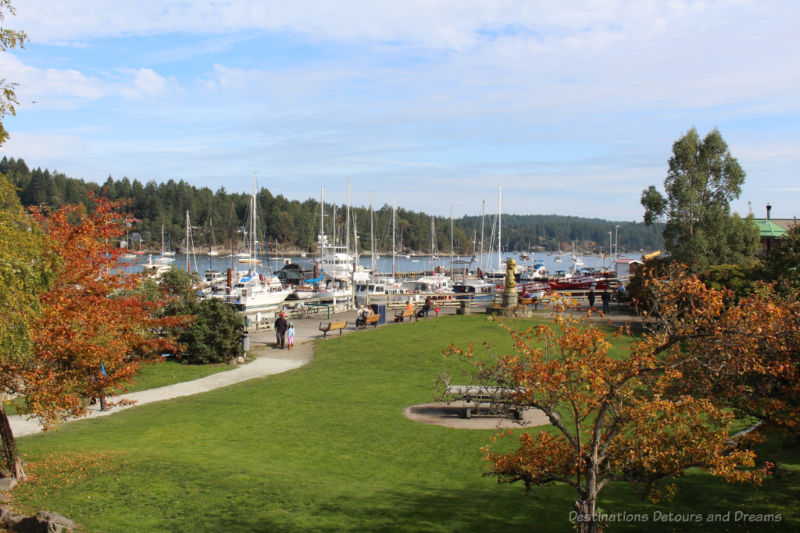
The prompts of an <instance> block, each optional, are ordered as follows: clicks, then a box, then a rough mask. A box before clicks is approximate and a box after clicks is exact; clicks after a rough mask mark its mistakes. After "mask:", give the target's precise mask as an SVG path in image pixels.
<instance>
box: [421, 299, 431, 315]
mask: <svg viewBox="0 0 800 533" xmlns="http://www.w3.org/2000/svg"><path fill="white" fill-rule="evenodd" d="M431 309H433V300H432V299H431V297H430V296H428V297H426V298H425V305H423V306H422V312H423V313H425V318H428V313H430V311H431Z"/></svg>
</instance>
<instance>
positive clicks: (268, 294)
mask: <svg viewBox="0 0 800 533" xmlns="http://www.w3.org/2000/svg"><path fill="white" fill-rule="evenodd" d="M291 292H292V291H290V290H288V289H284V288H283V284H282V283H281V281H280V280H279V279H278V278H277V277H275V276H273V275H271V274H267V275H265V274H258V273H255V272H254V273H252V274H250V275H247V276H245V277H243V278H241V279H239V281H238V282H237V283H236V285H234V287H233V289H232V290H231V295H230V297H229V298H228V303H230V304H232V305H234V306H235V307H236V308H237V309H239V310H240V311H246V312H251V311H266V310H269V309H274V308H275V307H276V306H277V305H278V304H279V303H281V302H283V301H284V300H286V298H288V297H289V294H291Z"/></svg>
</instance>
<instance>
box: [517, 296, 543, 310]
mask: <svg viewBox="0 0 800 533" xmlns="http://www.w3.org/2000/svg"><path fill="white" fill-rule="evenodd" d="M539 301H540V300H539V298H520V299H519V302H518V303H519V305H532V306H533V308H534V309H538V308H539Z"/></svg>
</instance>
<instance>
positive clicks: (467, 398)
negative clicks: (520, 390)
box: [445, 385, 522, 420]
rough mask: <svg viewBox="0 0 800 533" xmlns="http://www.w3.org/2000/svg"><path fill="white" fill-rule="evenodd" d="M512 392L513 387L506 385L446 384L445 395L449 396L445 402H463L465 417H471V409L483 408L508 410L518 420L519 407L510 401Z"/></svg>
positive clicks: (519, 414)
mask: <svg viewBox="0 0 800 533" xmlns="http://www.w3.org/2000/svg"><path fill="white" fill-rule="evenodd" d="M514 392H515V391H514V389H509V388H506V387H491V386H485V385H448V386H447V388H446V389H445V396H446V397H448V398H449V401H448V402H447V403H450V402H451V401H457V400H461V401H463V402H464V409H465V413H464V416H465V418H472V413H473V411H477V410H478V409H480V408H485V409H488V410H489V411H490V412H494V411H502V410H508V411H510V412H511V413H512V414H513V416H514V418H515V419H517V420H520V419H521V418H522V413H521V411H520V408H519V407H518V406H517V405H515V404H514V402H513V401H512V400H513V395H514Z"/></svg>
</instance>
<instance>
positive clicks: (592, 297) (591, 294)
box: [586, 287, 594, 309]
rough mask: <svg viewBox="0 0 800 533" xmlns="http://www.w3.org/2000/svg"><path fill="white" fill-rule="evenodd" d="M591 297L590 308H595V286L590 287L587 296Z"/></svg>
mask: <svg viewBox="0 0 800 533" xmlns="http://www.w3.org/2000/svg"><path fill="white" fill-rule="evenodd" d="M586 297H587V298H588V299H589V309H593V308H594V287H592V288H590V289H589V294H588V296H586Z"/></svg>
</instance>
